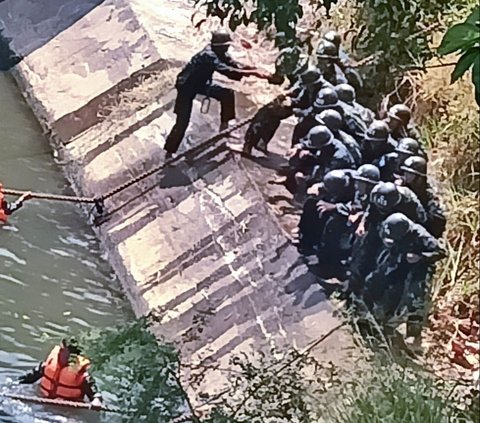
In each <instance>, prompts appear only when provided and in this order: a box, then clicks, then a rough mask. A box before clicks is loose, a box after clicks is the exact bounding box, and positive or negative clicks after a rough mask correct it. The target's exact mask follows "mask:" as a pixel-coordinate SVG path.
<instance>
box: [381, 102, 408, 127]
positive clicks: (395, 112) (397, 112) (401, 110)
mask: <svg viewBox="0 0 480 423" xmlns="http://www.w3.org/2000/svg"><path fill="white" fill-rule="evenodd" d="M387 115H388V117H390V118H392V119H395V120H398V121H399V122H401V123H402V125H404V126H406V125H408V122H410V119H411V117H412V111H411V110H410V107H408V106H406V105H405V104H395V105H394V106H392V107H390V109H389V110H388V112H387Z"/></svg>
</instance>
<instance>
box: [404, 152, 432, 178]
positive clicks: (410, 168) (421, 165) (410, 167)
mask: <svg viewBox="0 0 480 423" xmlns="http://www.w3.org/2000/svg"><path fill="white" fill-rule="evenodd" d="M400 169H401V170H403V171H404V172H409V173H413V174H414V175H418V176H422V177H426V176H427V162H426V161H425V159H424V158H423V157H420V156H412V157H408V158H407V159H406V160H405V161H404V162H403V165H402V166H400Z"/></svg>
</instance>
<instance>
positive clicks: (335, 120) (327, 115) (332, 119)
mask: <svg viewBox="0 0 480 423" xmlns="http://www.w3.org/2000/svg"><path fill="white" fill-rule="evenodd" d="M315 120H316V121H317V122H319V123H320V124H323V125H325V126H326V127H327V128H328V129H330V131H338V130H339V129H341V128H342V126H343V119H342V115H341V114H340V113H339V112H337V111H336V110H333V109H327V110H324V111H323V112H320V113H319V114H318V115H316V116H315Z"/></svg>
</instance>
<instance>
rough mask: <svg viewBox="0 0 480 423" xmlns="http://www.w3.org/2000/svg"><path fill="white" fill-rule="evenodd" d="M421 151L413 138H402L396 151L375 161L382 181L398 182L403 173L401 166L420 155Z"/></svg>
mask: <svg viewBox="0 0 480 423" xmlns="http://www.w3.org/2000/svg"><path fill="white" fill-rule="evenodd" d="M419 149H420V147H419V145H418V142H417V141H415V140H414V139H413V138H402V139H401V140H400V141H398V144H397V146H396V147H395V151H393V152H392V153H387V154H384V155H383V156H381V157H380V158H379V159H377V160H374V161H373V164H374V165H375V166H377V167H378V168H379V169H380V179H381V180H382V181H384V182H394V181H396V180H397V179H398V178H399V177H400V176H399V175H400V174H401V173H402V171H401V170H400V166H401V165H403V162H404V161H405V160H406V159H407V158H408V157H410V156H415V155H416V154H418V152H419Z"/></svg>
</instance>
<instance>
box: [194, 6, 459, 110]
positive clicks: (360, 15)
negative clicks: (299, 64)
mask: <svg viewBox="0 0 480 423" xmlns="http://www.w3.org/2000/svg"><path fill="white" fill-rule="evenodd" d="M337 1H338V0H310V1H309V2H308V3H307V2H301V1H300V0H195V3H196V5H197V6H199V7H200V8H202V7H203V8H204V10H205V11H206V14H207V16H215V17H218V18H220V20H221V21H222V23H228V25H229V27H230V28H231V29H232V30H235V29H236V28H237V27H238V26H240V25H249V24H254V25H256V26H257V28H258V29H259V30H260V31H267V32H268V33H270V34H273V35H272V36H273V37H274V39H275V44H276V46H277V47H278V48H279V49H280V50H281V55H285V56H289V55H290V56H291V55H292V54H293V55H294V56H295V57H296V58H298V56H299V51H304V52H305V51H309V52H310V51H312V48H313V46H312V45H311V43H312V40H313V39H314V38H315V37H311V36H299V34H298V24H299V22H300V19H301V18H302V17H303V15H304V12H305V11H304V6H303V5H305V4H308V7H309V8H312V12H311V13H313V15H314V19H315V21H316V22H315V23H314V24H313V29H318V28H319V27H320V26H321V25H322V24H325V18H328V17H329V12H330V8H331V7H332V5H334V4H335V3H337ZM457 3H459V0H455V1H453V2H452V1H451V0H415V1H404V0H352V1H351V4H352V6H353V7H354V8H355V11H356V13H355V22H354V25H353V26H354V28H353V29H354V30H355V32H356V35H355V36H354V37H353V38H354V39H353V46H354V49H355V50H356V51H355V53H356V54H357V55H359V58H365V57H370V56H372V55H373V56H375V62H374V65H373V66H370V67H368V68H367V69H365V70H364V72H363V74H364V75H365V76H366V79H367V80H370V81H372V82H373V84H374V85H373V84H372V85H371V86H370V87H367V89H366V92H365V93H362V96H363V97H365V96H373V95H375V96H376V95H377V94H379V93H380V94H381V93H386V92H389V91H390V90H392V89H393V88H394V86H395V82H396V78H397V77H398V76H401V75H403V72H404V71H405V70H406V69H408V68H412V67H416V68H422V67H423V66H424V65H425V62H426V61H427V60H428V59H430V58H431V57H432V56H433V55H434V53H435V52H434V51H432V49H431V48H430V45H431V42H432V36H433V30H434V29H436V28H438V26H439V16H441V15H442V14H443V13H445V12H446V11H447V10H449V9H450V8H451V7H452V6H455V5H456V4H457ZM460 3H461V2H460ZM309 10H310V9H309ZM287 59H288V57H287ZM280 62H282V60H280ZM277 68H278V67H277ZM290 68H291V67H290ZM373 103H375V102H373Z"/></svg>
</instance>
